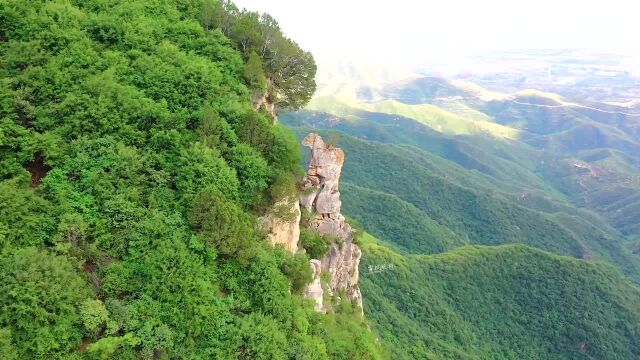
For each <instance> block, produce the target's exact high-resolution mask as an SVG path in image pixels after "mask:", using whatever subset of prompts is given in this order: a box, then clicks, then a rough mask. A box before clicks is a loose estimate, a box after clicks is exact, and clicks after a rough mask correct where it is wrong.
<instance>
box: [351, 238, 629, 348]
mask: <svg viewBox="0 0 640 360" xmlns="http://www.w3.org/2000/svg"><path fill="white" fill-rule="evenodd" d="M361 243H362V244H363V249H364V256H363V259H364V263H363V264H362V272H361V273H362V281H361V286H362V289H363V292H364V293H365V294H366V296H365V308H366V309H367V314H368V316H369V318H370V319H372V320H373V322H374V325H375V328H376V329H377V330H378V332H379V333H380V335H381V337H382V339H383V343H384V344H385V345H387V346H389V348H390V349H391V351H392V357H393V358H394V359H513V360H520V359H567V360H568V359H571V360H576V359H585V360H587V359H620V360H622V359H635V358H637V357H639V356H640V347H639V346H638V343H637V341H636V338H637V337H638V336H639V335H640V325H639V324H640V308H639V307H638V304H639V303H640V289H638V288H637V286H636V285H634V284H632V283H631V282H629V281H628V280H626V279H625V278H624V277H623V276H622V275H621V274H620V273H619V272H617V271H616V270H615V269H614V268H612V267H611V266H609V265H606V264H602V263H596V262H585V261H582V260H576V259H572V258H567V257H561V256H556V255H553V254H550V253H546V252H542V251H539V250H534V249H531V248H529V247H526V246H521V245H505V246H499V247H480V246H473V247H472V246H469V247H464V248H460V249H457V250H455V251H453V252H450V253H445V254H441V255H435V256H423V255H414V256H401V255H399V254H398V253H395V252H393V251H392V250H390V249H388V248H387V247H385V246H384V245H382V244H381V243H380V242H379V241H377V240H376V239H374V238H373V237H371V236H367V235H366V234H365V235H364V236H363V238H362V239H361Z"/></svg>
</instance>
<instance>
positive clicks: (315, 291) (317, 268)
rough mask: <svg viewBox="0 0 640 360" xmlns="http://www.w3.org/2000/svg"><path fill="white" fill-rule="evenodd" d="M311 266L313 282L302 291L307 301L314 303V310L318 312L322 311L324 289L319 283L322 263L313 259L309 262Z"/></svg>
mask: <svg viewBox="0 0 640 360" xmlns="http://www.w3.org/2000/svg"><path fill="white" fill-rule="evenodd" d="M309 263H310V264H311V270H312V271H313V281H312V282H311V283H310V284H309V285H307V288H306V289H305V290H304V296H305V297H306V298H307V299H311V300H313V301H315V302H316V304H315V309H316V311H318V312H321V311H324V306H323V304H322V303H323V301H324V289H322V283H321V282H320V274H321V273H322V261H320V260H316V259H313V260H311V261H309Z"/></svg>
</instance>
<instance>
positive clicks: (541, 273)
mask: <svg viewBox="0 0 640 360" xmlns="http://www.w3.org/2000/svg"><path fill="white" fill-rule="evenodd" d="M592 75H593V74H591V73H589V74H587V76H585V79H586V78H589V77H591V76H592ZM492 76H493V77H494V78H501V79H502V80H501V81H502V82H504V84H503V85H500V86H492V87H489V88H486V87H483V86H480V85H478V84H477V83H473V82H471V81H470V78H473V77H474V76H468V77H467V78H465V79H461V78H460V77H452V78H443V77H436V76H411V77H409V78H405V79H402V80H398V79H394V80H393V81H390V82H389V81H387V82H380V81H378V82H376V81H372V79H373V78H374V76H368V77H367V78H366V79H363V78H358V77H357V76H352V77H350V78H349V79H348V80H346V81H343V82H342V83H341V80H340V77H334V78H333V79H332V81H331V84H330V86H329V85H328V86H329V87H324V88H321V90H320V91H319V93H318V95H317V96H316V97H315V98H314V99H313V100H312V101H311V103H310V104H309V106H308V107H307V108H306V109H305V110H302V111H298V112H294V113H288V114H284V115H282V116H281V118H280V120H281V122H283V123H284V124H286V125H288V126H290V127H292V128H294V130H295V131H296V132H297V134H298V135H299V136H304V135H305V134H306V133H308V132H309V131H316V132H321V133H323V134H325V135H327V136H329V137H330V138H333V139H334V141H335V142H336V143H337V144H338V145H339V146H340V147H341V148H342V149H344V151H345V153H346V162H345V167H344V170H343V177H344V180H343V186H342V189H341V191H342V194H343V203H344V205H343V209H344V212H345V214H346V215H347V216H350V217H352V218H353V219H355V220H357V221H358V222H360V223H362V224H363V225H364V227H365V228H366V229H367V230H368V232H369V233H370V235H367V236H365V238H364V240H363V242H365V245H364V256H363V265H362V266H361V273H363V274H364V276H363V277H364V280H363V281H362V291H363V296H364V301H365V313H367V314H368V315H367V316H368V317H370V318H371V319H372V320H373V321H374V323H375V326H376V329H377V330H378V332H379V333H380V334H381V336H382V337H383V340H384V341H386V342H388V344H389V346H390V348H391V349H392V352H393V356H394V358H406V359H412V358H433V359H440V358H444V359H484V358H491V359H529V358H531V359H540V358H554V359H605V358H606V359H630V358H635V357H638V356H640V349H639V348H638V347H637V346H635V345H632V342H629V339H630V337H629V336H630V334H639V333H640V332H639V331H640V327H639V325H638V320H637V319H640V296H639V294H640V292H639V291H638V285H637V284H638V282H640V254H637V253H640V110H638V109H636V108H634V107H633V106H623V105H620V104H613V102H612V101H607V102H606V103H605V102H604V101H603V102H596V101H594V100H593V98H594V97H596V95H592V96H590V97H589V99H587V98H585V97H584V96H581V94H582V93H583V91H584V88H583V87H581V86H580V85H574V86H575V90H574V91H569V90H567V89H569V88H570V87H568V86H567V87H566V89H565V90H563V91H562V95H561V94H558V93H554V92H550V91H549V87H544V86H540V87H536V89H530V88H524V87H519V86H520V85H522V83H521V82H518V81H513V82H512V83H511V84H509V85H508V86H507V85H505V84H508V81H507V80H506V79H507V78H508V77H509V76H510V75H509V74H502V75H499V74H498V75H496V74H494V75H492ZM625 76H629V78H631V79H632V80H633V81H629V82H627V83H624V82H623V83H617V82H616V80H615V79H613V80H612V82H614V83H616V85H615V86H613V87H611V91H610V92H609V93H608V94H606V96H604V95H603V98H605V97H606V98H607V100H610V99H613V98H618V99H622V100H624V99H625V97H628V96H629V94H632V93H633V91H634V90H633V89H630V88H627V87H625V86H628V84H634V83H635V81H636V80H635V78H633V76H632V75H630V74H627V75H625ZM533 77H535V76H533ZM478 78H479V77H478ZM479 79H480V78H479ZM480 80H481V81H478V83H482V84H483V85H485V84H486V83H487V82H486V81H484V82H483V81H482V79H480ZM585 81H586V80H585ZM577 84H580V82H577ZM625 84H627V85H625ZM508 87H511V88H513V89H514V90H513V91H509V92H504V91H503V90H504V89H505V88H508ZM571 94H576V96H575V97H572V96H571ZM616 94H618V95H616ZM625 101H626V100H625ZM621 102H624V101H621ZM517 244H520V245H517ZM470 245H474V246H473V247H469V246H470ZM540 250H542V251H540ZM438 254H439V255H438ZM554 254H557V255H564V256H570V257H573V258H577V259H579V260H571V259H570V258H566V257H563V256H557V255H554ZM387 263H388V264H394V266H395V267H391V268H389V267H387V268H385V269H387V270H385V271H384V272H383V273H382V274H376V275H372V276H367V275H366V274H367V273H366V266H369V265H370V264H371V265H372V266H375V265H376V264H387ZM604 263H609V264H611V265H613V266H614V267H615V268H617V269H614V268H613V267H609V266H608V265H606V264H604ZM374 269H375V267H374ZM389 269H391V270H389ZM416 269H420V270H416ZM618 271H620V272H621V273H620V272H618ZM623 274H624V275H623ZM629 279H630V280H631V281H629ZM463 283H464V284H463ZM532 287H533V288H532ZM544 289H548V290H549V291H545V290H544ZM561 289H565V290H561ZM532 299H535V300H532ZM605 303H606V304H607V305H605ZM605 308H606V309H607V310H606V312H607V313H606V314H605V313H599V311H600V310H597V309H601V310H602V309H605ZM614 308H615V309H618V310H615V311H621V312H619V313H614V312H613V309H614ZM577 309H579V310H577ZM610 310H612V311H610ZM575 311H578V312H579V313H575ZM436 313H437V315H436ZM596 313H597V314H598V315H596ZM541 314H545V315H541ZM539 316H541V317H539ZM446 319H448V320H446ZM631 319H636V320H631ZM452 324H457V325H452ZM614 324H616V325H614ZM618 326H621V327H618ZM554 329H555V330H554ZM604 329H607V330H604ZM634 336H635V335H634ZM605 344H616V345H612V346H611V347H607V345H605Z"/></svg>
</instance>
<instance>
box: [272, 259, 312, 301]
mask: <svg viewBox="0 0 640 360" xmlns="http://www.w3.org/2000/svg"><path fill="white" fill-rule="evenodd" d="M280 269H281V270H282V272H283V273H284V274H285V275H287V277H288V278H289V280H291V287H292V290H293V291H295V292H301V291H302V290H303V289H304V287H305V286H307V284H309V283H310V282H311V280H313V273H312V271H311V267H310V266H309V257H307V256H305V254H301V253H297V254H294V255H289V254H285V257H284V260H283V261H282V265H280Z"/></svg>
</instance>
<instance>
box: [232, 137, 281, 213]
mask: <svg viewBox="0 0 640 360" xmlns="http://www.w3.org/2000/svg"><path fill="white" fill-rule="evenodd" d="M227 158H228V161H229V165H230V166H231V167H232V168H234V169H235V170H236V174H237V175H238V179H239V180H240V201H241V202H242V203H243V204H244V205H246V206H251V204H259V203H260V202H261V201H260V199H261V198H262V197H263V194H264V191H265V190H266V189H267V187H268V185H269V179H270V178H271V169H270V168H269V164H268V163H267V161H266V160H265V159H264V158H263V157H262V156H261V155H260V153H259V152H258V151H256V150H255V149H253V148H252V147H251V146H249V145H247V144H238V145H237V146H236V147H234V148H232V149H231V150H229V154H228V156H227Z"/></svg>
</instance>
